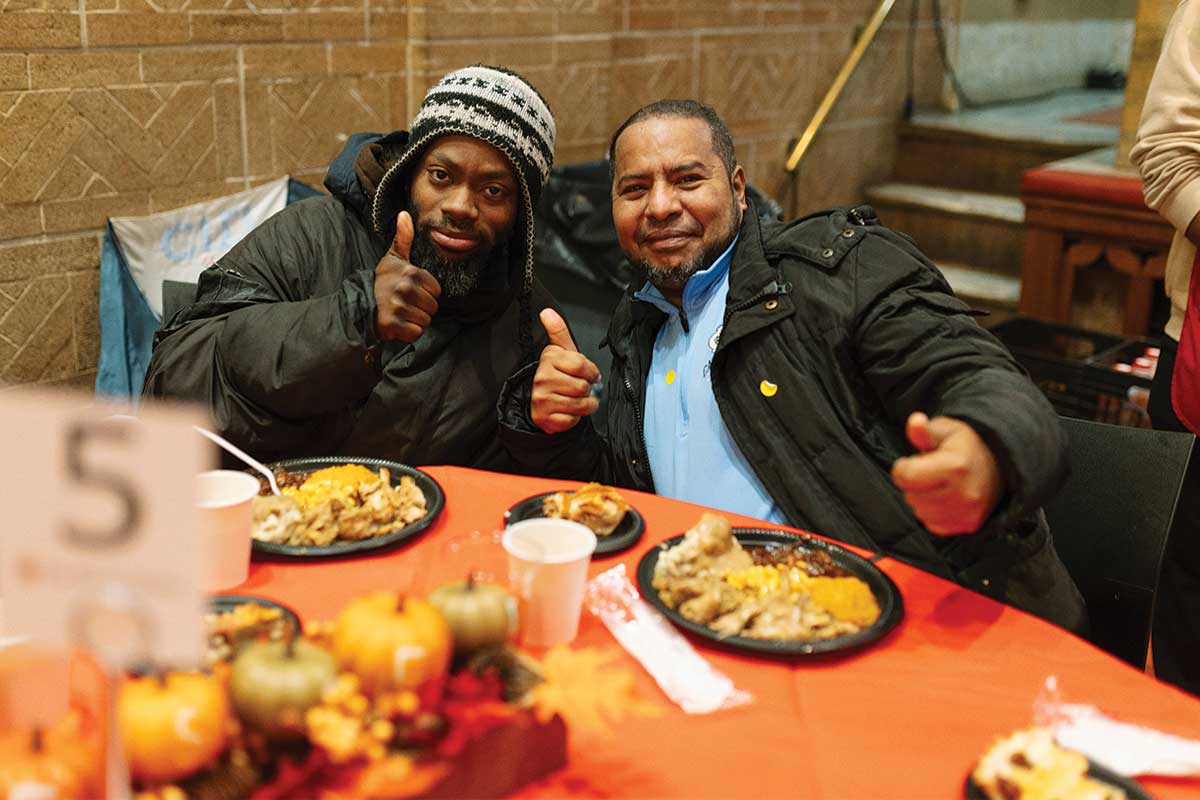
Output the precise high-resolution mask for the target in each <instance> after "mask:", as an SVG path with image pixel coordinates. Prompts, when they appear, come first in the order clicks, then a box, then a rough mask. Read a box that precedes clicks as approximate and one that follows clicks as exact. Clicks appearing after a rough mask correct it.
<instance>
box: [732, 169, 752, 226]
mask: <svg viewBox="0 0 1200 800" xmlns="http://www.w3.org/2000/svg"><path fill="white" fill-rule="evenodd" d="M729 184H730V186H732V187H733V194H734V196H735V197H736V198H737V201H738V207H739V208H741V209H742V213H743V214H744V213H746V209H747V208H748V206H747V204H746V170H744V169H742V165H741V164H735V165H734V167H733V174H732V175H731V176H730V177H729Z"/></svg>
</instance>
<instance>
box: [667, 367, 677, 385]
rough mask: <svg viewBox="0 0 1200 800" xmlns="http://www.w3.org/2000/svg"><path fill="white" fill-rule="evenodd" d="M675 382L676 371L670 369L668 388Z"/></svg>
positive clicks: (668, 371) (668, 372)
mask: <svg viewBox="0 0 1200 800" xmlns="http://www.w3.org/2000/svg"><path fill="white" fill-rule="evenodd" d="M674 382H675V370H673V369H669V370H667V386H670V385H671V384H672V383H674Z"/></svg>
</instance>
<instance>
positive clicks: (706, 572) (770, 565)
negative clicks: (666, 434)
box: [637, 514, 904, 656]
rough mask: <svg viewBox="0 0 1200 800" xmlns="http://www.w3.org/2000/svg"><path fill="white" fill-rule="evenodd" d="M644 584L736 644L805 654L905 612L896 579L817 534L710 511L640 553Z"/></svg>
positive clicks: (690, 619) (653, 598)
mask: <svg viewBox="0 0 1200 800" xmlns="http://www.w3.org/2000/svg"><path fill="white" fill-rule="evenodd" d="M637 583H638V589H639V590H640V591H641V593H642V596H643V597H644V598H645V599H646V601H647V602H649V603H650V604H651V605H653V606H655V607H656V608H657V609H658V610H659V611H661V612H662V613H663V614H665V615H666V617H667V618H668V619H669V620H671V622H673V623H674V624H675V625H677V626H678V627H680V628H683V629H684V630H686V631H690V632H691V633H694V634H696V635H697V636H700V637H703V638H705V639H709V640H711V641H713V642H716V643H718V644H721V645H723V646H726V647H730V648H733V649H737V650H743V651H749V652H754V653H763V654H766V655H775V656H801V655H815V654H822V653H835V652H843V651H846V650H852V649H854V648H857V647H862V646H863V645H866V644H870V643H871V642H874V641H876V640H877V639H879V638H880V637H882V636H883V635H884V634H886V633H887V632H888V631H890V630H891V629H892V628H894V627H895V626H896V624H897V623H898V622H899V621H900V618H901V617H903V616H904V601H903V599H902V598H901V596H900V590H899V589H898V588H896V584H895V583H893V582H892V579H891V578H889V577H888V576H887V575H885V574H884V573H883V572H882V571H880V569H879V568H878V567H876V566H875V565H874V564H872V563H871V562H869V561H867V560H866V559H865V558H862V557H861V556H858V555H855V554H854V553H852V552H850V551H849V550H847V549H845V548H844V547H839V546H838V545H836V544H832V543H830V542H826V541H824V540H823V539H817V538H815V537H811V536H803V535H797V534H793V533H787V532H786V531H777V530H764V529H759V528H733V527H730V524H729V520H727V519H725V518H724V517H723V516H721V515H719V514H704V515H703V516H702V517H701V518H700V521H699V522H698V523H696V525H695V526H693V527H692V529H691V530H689V531H688V532H687V533H684V534H681V535H679V536H675V537H673V538H671V539H667V540H666V541H665V542H663V543H662V544H661V545H659V546H658V547H655V548H653V549H651V550H650V551H649V552H647V553H646V554H645V555H644V556H642V559H641V561H639V562H638V569H637Z"/></svg>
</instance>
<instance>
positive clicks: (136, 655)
mask: <svg viewBox="0 0 1200 800" xmlns="http://www.w3.org/2000/svg"><path fill="white" fill-rule="evenodd" d="M109 413H110V411H109V410H108V409H106V408H103V407H99V406H95V405H93V404H92V403H91V402H90V401H88V400H86V399H84V398H80V397H76V398H67V397H61V396H47V395H43V394H36V393H27V392H19V391H18V392H9V393H5V394H3V395H0V442H4V443H5V447H4V452H3V455H2V456H0V494H2V496H3V498H4V500H3V505H2V506H0V507H2V508H3V514H4V517H3V520H2V521H0V592H2V593H3V602H4V626H5V629H6V630H5V631H4V633H6V634H10V635H25V636H30V637H32V638H35V639H38V640H41V641H45V642H49V643H51V644H57V645H62V646H67V647H70V646H73V645H86V646H89V647H93V648H94V649H96V650H97V651H98V654H99V655H100V656H101V657H104V658H106V660H108V661H110V662H126V661H137V660H142V659H153V660H155V661H158V662H161V663H165V664H172V665H179V666H190V665H195V664H197V663H199V661H200V657H201V646H202V643H203V639H204V636H203V631H202V629H201V626H202V619H203V602H204V601H203V593H202V591H201V588H200V587H201V585H202V581H203V578H204V576H205V574H206V570H207V567H208V564H207V561H206V559H207V558H208V557H209V550H208V549H207V548H206V546H205V545H206V542H205V540H204V538H203V535H204V529H203V527H202V520H201V517H200V516H199V515H198V513H197V511H196V502H195V476H196V474H197V473H199V472H202V471H204V470H206V469H209V468H210V461H211V455H210V452H209V450H208V449H207V445H206V443H205V442H204V441H203V440H202V439H201V438H200V437H198V436H196V434H195V433H194V432H193V431H192V429H191V426H192V425H193V424H202V423H203V422H204V420H203V417H202V416H201V414H200V413H199V412H198V411H192V410H182V409H178V408H153V407H147V408H143V409H142V411H141V412H140V414H139V416H138V418H137V419H136V420H132V419H127V418H126V419H120V418H115V419H114V418H110V417H109V416H108V415H109Z"/></svg>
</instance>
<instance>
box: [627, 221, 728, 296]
mask: <svg viewBox="0 0 1200 800" xmlns="http://www.w3.org/2000/svg"><path fill="white" fill-rule="evenodd" d="M739 238H740V234H739V235H738V236H734V237H733V241H732V242H730V243H729V246H728V247H726V248H725V252H723V253H721V255H720V256H718V257H717V260H716V261H714V262H713V263H712V266H710V267H709V268H708V269H702V270H700V271H699V272H697V273H696V274H694V275H692V277H690V278H688V282H687V284H685V285H684V287H683V307H684V309H685V310H687V311H689V312H690V311H691V310H692V309H693V308H695V307H696V306H699V305H703V303H704V302H705V301H706V300H707V299H708V297H709V295H710V294H712V291H713V289H714V288H715V287H716V286H717V285H718V284H719V283H720V282H721V281H722V280H723V279H724V278H725V276H726V275H727V274H728V273H729V264H730V262H731V261H733V248H734V246H736V245H737V243H738V239H739ZM633 299H634V300H641V301H642V302H645V303H649V304H650V305H652V306H655V307H656V308H658V309H660V310H662V311H664V312H666V313H667V314H670V315H674V314H678V313H679V309H677V308H676V307H675V306H674V304H672V303H671V301H670V300H668V299H667V298H666V297H664V296H663V293H662V292H660V291H659V289H658V287H657V286H655V285H654V284H652V283H650V281H646V283H645V284H643V285H642V288H641V289H638V290H637V291H636V292H634V295H633Z"/></svg>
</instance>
